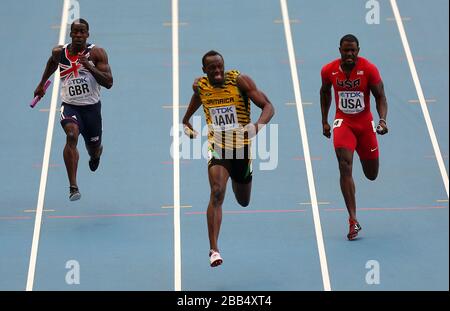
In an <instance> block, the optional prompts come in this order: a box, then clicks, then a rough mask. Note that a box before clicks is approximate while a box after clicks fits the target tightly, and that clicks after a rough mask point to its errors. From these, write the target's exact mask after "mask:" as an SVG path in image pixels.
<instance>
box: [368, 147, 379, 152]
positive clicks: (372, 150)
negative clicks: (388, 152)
mask: <svg viewBox="0 0 450 311" xmlns="http://www.w3.org/2000/svg"><path fill="white" fill-rule="evenodd" d="M377 149H378V147H376V148H374V149H372V148H370V152H374V151H375V150H377Z"/></svg>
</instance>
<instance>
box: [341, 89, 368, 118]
mask: <svg viewBox="0 0 450 311" xmlns="http://www.w3.org/2000/svg"><path fill="white" fill-rule="evenodd" d="M338 96H339V109H340V110H341V111H342V112H344V113H348V114H355V113H359V112H361V111H363V110H364V108H365V105H364V93H363V92H360V91H351V92H350V91H340V92H338Z"/></svg>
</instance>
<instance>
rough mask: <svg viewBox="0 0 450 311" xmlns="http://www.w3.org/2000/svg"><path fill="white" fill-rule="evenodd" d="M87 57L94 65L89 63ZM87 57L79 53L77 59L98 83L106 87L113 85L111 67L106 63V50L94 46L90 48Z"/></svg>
mask: <svg viewBox="0 0 450 311" xmlns="http://www.w3.org/2000/svg"><path fill="white" fill-rule="evenodd" d="M89 59H90V60H92V62H93V63H94V66H93V65H92V64H91V63H89ZM89 59H88V58H87V57H86V56H85V55H79V56H78V61H79V62H80V64H82V65H83V66H84V68H86V69H87V70H89V71H90V73H91V74H92V75H93V76H94V78H95V80H97V82H98V84H100V85H101V86H103V87H106V88H107V89H110V88H111V87H112V86H113V76H112V72H111V67H110V66H109V64H108V55H107V54H106V51H105V50H104V49H102V48H99V47H94V48H93V49H92V50H91V55H90V56H89Z"/></svg>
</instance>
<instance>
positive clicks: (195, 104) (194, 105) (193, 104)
mask: <svg viewBox="0 0 450 311" xmlns="http://www.w3.org/2000/svg"><path fill="white" fill-rule="evenodd" d="M197 81H198V79H195V81H194V84H193V85H192V89H193V90H194V94H192V97H191V101H190V102H189V106H188V108H187V110H186V113H185V114H184V117H183V121H182V122H183V125H184V126H185V127H187V128H188V129H189V130H190V131H191V133H189V135H188V133H186V134H187V135H188V136H189V137H190V138H194V137H195V134H194V133H195V131H194V129H193V128H192V125H191V123H190V122H189V120H190V119H191V117H192V115H193V114H194V113H195V112H196V111H197V110H198V108H200V106H201V105H202V101H201V100H200V96H199V95H198V91H197ZM185 132H186V131H185Z"/></svg>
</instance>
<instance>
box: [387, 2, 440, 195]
mask: <svg viewBox="0 0 450 311" xmlns="http://www.w3.org/2000/svg"><path fill="white" fill-rule="evenodd" d="M391 6H392V11H393V12H394V16H395V21H396V22H397V27H398V31H399V32H400V38H401V39H402V43H403V48H404V49H405V54H406V58H407V59H408V64H409V69H410V71H411V76H412V78H413V81H414V86H415V87H416V91H417V97H418V98H419V102H420V107H421V108H422V113H423V116H424V118H425V123H426V124H427V128H428V134H429V135H430V139H431V144H432V145H433V149H434V153H435V155H436V160H437V162H438V166H439V170H440V172H441V176H442V180H443V182H444V187H445V191H447V197H448V175H447V171H446V169H445V164H444V160H443V159H442V154H441V150H440V148H439V143H438V141H437V138H436V134H435V132H434V128H433V123H432V122H431V117H430V114H429V112H428V107H427V103H426V101H425V96H424V94H423V90H422V86H421V84H420V80H419V75H418V74H417V70H416V65H415V64H414V59H413V56H412V53H411V48H410V47H409V43H408V38H407V37H406V32H405V28H404V27H403V22H402V19H401V18H400V11H399V10H398V6H397V2H396V0H391Z"/></svg>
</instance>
